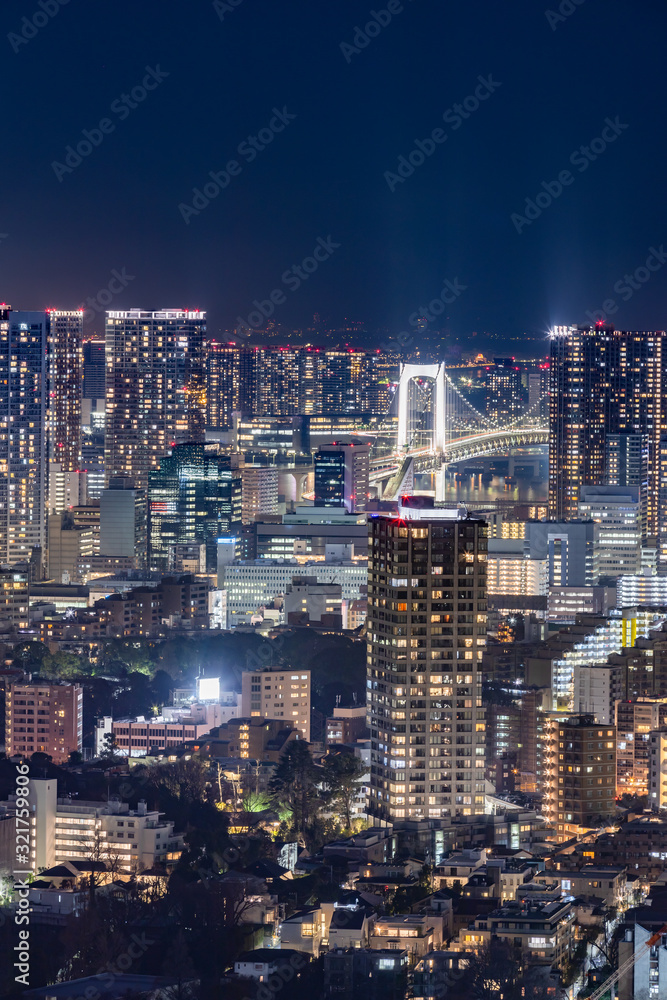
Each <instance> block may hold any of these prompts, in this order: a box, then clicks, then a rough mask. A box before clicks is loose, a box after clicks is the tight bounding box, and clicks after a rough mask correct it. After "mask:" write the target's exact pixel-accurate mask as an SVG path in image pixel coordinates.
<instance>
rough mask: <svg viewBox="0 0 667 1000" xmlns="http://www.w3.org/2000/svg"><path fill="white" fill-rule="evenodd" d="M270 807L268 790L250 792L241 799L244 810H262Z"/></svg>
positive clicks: (254, 811)
mask: <svg viewBox="0 0 667 1000" xmlns="http://www.w3.org/2000/svg"><path fill="white" fill-rule="evenodd" d="M270 808H271V796H270V795H269V794H268V792H250V793H249V794H248V795H247V796H246V797H245V798H244V800H243V810H244V812H249V813H257V812H264V810H265V809H270Z"/></svg>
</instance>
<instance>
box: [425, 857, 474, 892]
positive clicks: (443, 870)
mask: <svg viewBox="0 0 667 1000" xmlns="http://www.w3.org/2000/svg"><path fill="white" fill-rule="evenodd" d="M484 864H486V851H485V850H480V851H473V850H464V851H459V852H456V853H452V854H450V855H449V857H445V858H443V859H442V861H441V863H440V864H439V865H438V866H437V867H436V869H435V871H434V872H433V885H434V887H435V888H436V889H440V888H441V887H442V886H447V888H449V889H451V888H452V886H455V885H457V884H458V885H465V883H466V882H467V881H468V879H469V878H470V876H471V875H472V873H473V872H474V871H476V870H477V869H478V868H481V867H482V865H484Z"/></svg>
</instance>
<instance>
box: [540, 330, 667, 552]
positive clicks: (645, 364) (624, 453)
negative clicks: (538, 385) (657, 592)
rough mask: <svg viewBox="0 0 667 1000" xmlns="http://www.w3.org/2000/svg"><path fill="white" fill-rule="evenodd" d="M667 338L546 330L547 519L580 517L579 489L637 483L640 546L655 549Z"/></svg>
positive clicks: (662, 512)
mask: <svg viewBox="0 0 667 1000" xmlns="http://www.w3.org/2000/svg"><path fill="white" fill-rule="evenodd" d="M666 338H667V334H665V333H663V332H657V333H650V332H639V333H629V332H624V331H622V330H615V329H614V328H613V327H612V326H606V325H604V324H603V323H596V325H595V326H592V327H591V326H570V327H565V326H559V327H555V328H554V329H553V330H552V331H551V367H550V373H549V374H550V379H549V393H550V424H551V436H550V444H549V511H550V515H551V517H553V518H555V519H556V520H568V519H570V518H576V517H577V505H578V502H579V499H580V497H579V489H580V487H581V486H603V485H618V486H630V485H639V486H640V490H641V495H640V506H641V509H642V520H643V523H642V533H643V542H644V544H645V545H647V546H649V547H657V546H658V545H659V544H660V536H661V534H664V533H665V531H666V530H667V493H666V491H665V489H664V488H663V489H662V490H661V478H664V479H665V481H666V482H667V477H664V476H661V447H662V448H663V449H664V428H665V421H666V420H667V343H666ZM665 468H667V464H665ZM624 470H625V473H624ZM627 477H629V478H627ZM626 478H627V481H625V480H626ZM637 479H640V480H641V481H640V482H637ZM631 480H632V481H631Z"/></svg>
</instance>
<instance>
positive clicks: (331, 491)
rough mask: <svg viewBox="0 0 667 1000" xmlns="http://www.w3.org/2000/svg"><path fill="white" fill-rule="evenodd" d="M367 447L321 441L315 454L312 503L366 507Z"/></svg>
mask: <svg viewBox="0 0 667 1000" xmlns="http://www.w3.org/2000/svg"><path fill="white" fill-rule="evenodd" d="M369 456H370V448H369V446H368V445H364V444H324V445H322V446H321V447H320V449H319V451H318V452H317V453H316V454H315V462H314V464H315V506H316V507H345V508H346V509H347V510H348V511H349V513H350V514H356V513H359V512H363V511H365V510H366V502H367V500H368V472H369Z"/></svg>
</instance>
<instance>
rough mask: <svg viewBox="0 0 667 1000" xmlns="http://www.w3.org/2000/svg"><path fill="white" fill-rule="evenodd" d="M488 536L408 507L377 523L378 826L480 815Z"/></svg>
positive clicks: (373, 627)
mask: <svg viewBox="0 0 667 1000" xmlns="http://www.w3.org/2000/svg"><path fill="white" fill-rule="evenodd" d="M486 558H487V526H486V523H485V522H484V521H483V520H481V519H480V518H475V517H471V516H469V515H467V514H466V512H465V511H464V510H463V509H462V508H459V509H458V510H457V509H454V510H448V509H444V508H436V507H435V506H434V503H433V500H432V499H431V498H429V497H421V496H418V497H408V498H404V500H403V501H402V502H401V504H400V505H399V516H398V517H397V518H396V517H389V516H384V515H375V516H371V517H370V519H369V562H368V621H367V638H368V660H367V709H368V725H369V728H370V731H371V787H370V797H369V805H368V810H369V813H370V814H371V815H372V816H375V817H378V818H382V819H403V818H422V817H423V818H430V817H433V818H444V817H450V816H455V815H464V816H471V815H475V814H477V813H482V812H484V765H485V722H484V709H483V707H482V675H481V670H480V668H481V660H482V654H483V649H484V645H485V643H486V620H487V605H486Z"/></svg>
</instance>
